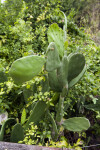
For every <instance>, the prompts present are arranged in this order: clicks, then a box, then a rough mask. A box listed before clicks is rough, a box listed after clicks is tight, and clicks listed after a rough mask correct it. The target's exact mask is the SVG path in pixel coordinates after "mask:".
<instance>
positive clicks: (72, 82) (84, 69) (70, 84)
mask: <svg viewBox="0 0 100 150" xmlns="http://www.w3.org/2000/svg"><path fill="white" fill-rule="evenodd" d="M85 71H86V65H85V66H84V68H83V70H82V72H81V73H80V74H79V75H78V76H77V77H76V78H74V79H73V80H71V81H70V82H69V84H68V87H69V88H71V87H72V86H73V85H75V84H76V83H77V82H78V81H79V80H80V79H81V78H82V76H83V75H84V73H85Z"/></svg>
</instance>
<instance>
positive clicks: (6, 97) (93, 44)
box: [0, 0, 100, 147]
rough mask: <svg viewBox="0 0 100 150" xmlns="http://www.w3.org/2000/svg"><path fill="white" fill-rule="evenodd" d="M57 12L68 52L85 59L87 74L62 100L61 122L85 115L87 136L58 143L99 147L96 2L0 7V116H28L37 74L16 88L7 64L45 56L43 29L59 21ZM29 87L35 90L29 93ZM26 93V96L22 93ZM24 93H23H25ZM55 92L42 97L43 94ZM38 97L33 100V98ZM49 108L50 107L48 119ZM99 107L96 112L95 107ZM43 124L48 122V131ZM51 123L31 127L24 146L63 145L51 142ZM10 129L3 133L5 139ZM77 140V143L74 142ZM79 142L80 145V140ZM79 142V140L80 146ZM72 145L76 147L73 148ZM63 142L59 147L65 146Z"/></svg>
mask: <svg viewBox="0 0 100 150" xmlns="http://www.w3.org/2000/svg"><path fill="white" fill-rule="evenodd" d="M59 10H62V11H63V12H64V13H65V14H66V16H67V19H68V28H67V36H68V48H67V51H68V53H71V52H81V53H83V54H84V55H85V58H86V64H87V71H86V73H85V75H84V77H83V78H82V80H81V81H80V82H79V83H78V84H76V86H75V87H73V88H72V90H70V92H69V94H68V98H66V99H67V100H66V101H65V112H64V113H65V116H66V118H70V117H73V116H74V117H75V116H86V117H87V118H88V119H89V120H90V122H91V127H90V128H89V130H87V131H86V132H82V133H80V134H79V133H73V132H69V131H66V130H65V132H64V137H63V138H62V139H60V140H61V141H62V143H63V142H65V143H64V144H65V145H66V147H68V146H69V147H71V145H72V146H74V147H75V146H76V147H78V146H79V145H81V144H82V146H84V145H90V144H93V143H94V144H97V143H100V129H99V128H100V41H99V40H100V2H99V1H98V0H95V1H94V0H81V1H80V0H76V1H75V0H71V1H70V0H48V1H45V0H41V1H40V0H35V1H32V0H25V1H24V0H6V1H5V2H4V3H0V113H4V112H5V111H6V112H7V113H8V117H9V118H11V117H13V118H16V119H17V121H19V122H20V121H21V116H22V114H23V113H22V112H23V110H24V111H25V113H26V115H27V117H26V118H28V116H29V114H30V111H31V109H32V104H33V105H34V102H35V101H37V99H44V97H42V96H43V95H41V86H40V82H41V80H43V79H42V77H41V75H40V76H37V77H36V78H34V79H33V80H32V81H30V82H27V83H25V84H23V85H21V86H17V85H15V84H14V83H13V81H12V79H11V78H10V77H9V75H8V70H9V68H10V66H11V64H12V62H13V61H14V60H16V59H18V58H21V57H23V56H27V55H29V54H31V53H35V54H37V53H38V54H39V55H44V54H45V51H46V49H47V46H48V40H47V30H48V27H49V26H50V25H51V24H52V23H55V22H56V23H58V25H59V26H60V27H62V25H63V23H62V20H61V18H60V17H59V16H58V12H59ZM33 83H35V84H36V87H37V88H36V90H35V92H34V90H33ZM26 91H28V92H26ZM26 93H28V94H26ZM54 94H55V93H47V95H46V96H49V95H50V96H51V95H54ZM37 95H38V98H37ZM54 105H55V104H52V103H51V110H52V115H54V111H55V110H54ZM97 106H98V109H96V108H97ZM45 121H46V122H48V124H49V128H48V127H47V126H46V124H45ZM50 127H51V124H50V122H49V119H48V117H47V116H45V118H44V119H43V120H42V121H41V122H40V124H39V127H36V126H34V125H33V124H31V126H30V130H29V131H26V137H25V139H24V143H26V144H40V145H52V146H55V145H56V146H58V147H59V146H62V145H60V143H59V142H58V141H57V142H56V143H54V142H53V141H52V139H51V128H50ZM9 134H10V128H7V130H6V133H5V141H8V140H9ZM77 140H78V141H77ZM80 141H81V142H80ZM82 141H83V142H82ZM74 143H76V145H75V144H74ZM64 144H63V145H64Z"/></svg>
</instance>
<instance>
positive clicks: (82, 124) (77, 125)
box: [63, 117, 90, 132]
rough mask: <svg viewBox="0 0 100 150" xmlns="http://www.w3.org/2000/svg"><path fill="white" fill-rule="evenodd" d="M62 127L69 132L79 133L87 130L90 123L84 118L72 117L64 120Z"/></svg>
mask: <svg viewBox="0 0 100 150" xmlns="http://www.w3.org/2000/svg"><path fill="white" fill-rule="evenodd" d="M63 126H64V128H65V129H67V130H69V131H74V132H81V131H84V130H87V129H88V128H89V127H90V122H89V120H88V119H86V118H84V117H73V118H69V119H66V120H65V121H64V122H63Z"/></svg>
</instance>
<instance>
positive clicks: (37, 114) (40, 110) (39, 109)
mask: <svg viewBox="0 0 100 150" xmlns="http://www.w3.org/2000/svg"><path fill="white" fill-rule="evenodd" d="M47 108H48V106H47V104H46V103H45V102H44V101H38V102H37V103H36V105H35V106H34V108H33V111H32V113H31V115H30V117H29V119H28V121H27V123H26V124H25V130H26V129H27V128H28V127H29V124H30V123H31V122H34V124H37V123H38V122H39V121H40V119H41V117H42V116H43V115H44V113H45V111H46V109H47Z"/></svg>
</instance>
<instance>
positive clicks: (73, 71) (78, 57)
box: [68, 53, 85, 82]
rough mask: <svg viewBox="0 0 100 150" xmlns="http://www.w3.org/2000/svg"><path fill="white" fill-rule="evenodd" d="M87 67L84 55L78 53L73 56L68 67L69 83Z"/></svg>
mask: <svg viewBox="0 0 100 150" xmlns="http://www.w3.org/2000/svg"><path fill="white" fill-rule="evenodd" d="M84 66H85V57H84V56H83V55H82V54H79V53H76V54H73V55H71V57H70V59H69V65H68V82H70V81H71V80H72V79H74V78H76V77H77V76H78V75H79V74H80V73H81V72H82V70H83V68H84Z"/></svg>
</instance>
